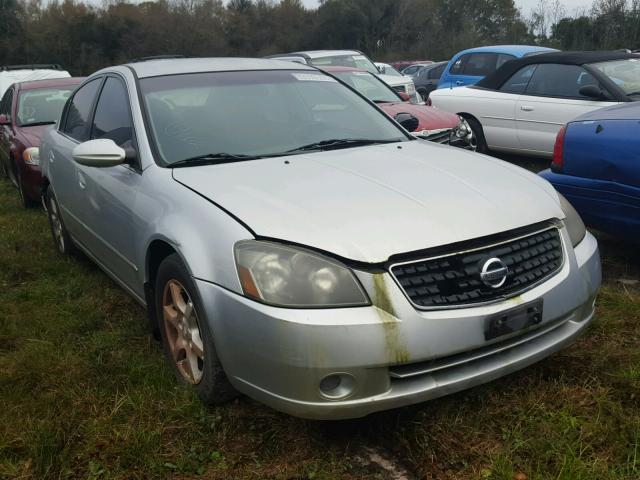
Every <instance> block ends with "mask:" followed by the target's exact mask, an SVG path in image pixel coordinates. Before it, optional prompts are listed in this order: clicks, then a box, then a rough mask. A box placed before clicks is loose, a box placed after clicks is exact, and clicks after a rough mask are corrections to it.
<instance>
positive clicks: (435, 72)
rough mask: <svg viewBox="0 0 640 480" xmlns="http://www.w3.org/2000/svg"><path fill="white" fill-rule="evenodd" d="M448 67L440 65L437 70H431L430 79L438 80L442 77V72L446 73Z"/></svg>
mask: <svg viewBox="0 0 640 480" xmlns="http://www.w3.org/2000/svg"><path fill="white" fill-rule="evenodd" d="M446 66H447V65H446V64H445V65H440V66H439V67H436V68H432V69H431V70H429V76H428V78H430V79H432V80H438V79H439V78H440V77H441V76H442V72H444V69H445V67H446Z"/></svg>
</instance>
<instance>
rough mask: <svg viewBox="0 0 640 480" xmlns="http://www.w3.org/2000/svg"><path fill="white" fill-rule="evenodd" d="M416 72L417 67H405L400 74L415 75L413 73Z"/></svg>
mask: <svg viewBox="0 0 640 480" xmlns="http://www.w3.org/2000/svg"><path fill="white" fill-rule="evenodd" d="M416 70H418V67H416V66H415V65H414V66H412V67H407V68H405V69H404V70H403V71H402V73H403V74H404V75H411V74H412V73H415V71H416Z"/></svg>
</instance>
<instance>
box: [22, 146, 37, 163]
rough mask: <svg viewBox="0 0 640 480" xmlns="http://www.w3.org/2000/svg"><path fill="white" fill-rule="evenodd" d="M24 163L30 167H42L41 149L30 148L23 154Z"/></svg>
mask: <svg viewBox="0 0 640 480" xmlns="http://www.w3.org/2000/svg"><path fill="white" fill-rule="evenodd" d="M22 159H23V160H24V163H26V164H28V165H40V149H39V148H38V147H29V148H27V149H25V151H24V153H23V154H22Z"/></svg>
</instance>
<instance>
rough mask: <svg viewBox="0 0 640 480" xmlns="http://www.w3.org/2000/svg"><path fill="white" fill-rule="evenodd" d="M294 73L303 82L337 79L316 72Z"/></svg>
mask: <svg viewBox="0 0 640 480" xmlns="http://www.w3.org/2000/svg"><path fill="white" fill-rule="evenodd" d="M292 75H293V76H294V77H295V78H297V79H298V80H301V81H303V82H336V80H334V79H333V78H331V77H329V76H327V75H317V74H315V73H292ZM336 83H337V82H336Z"/></svg>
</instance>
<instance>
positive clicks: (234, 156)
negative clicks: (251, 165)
mask: <svg viewBox="0 0 640 480" xmlns="http://www.w3.org/2000/svg"><path fill="white" fill-rule="evenodd" d="M258 158H262V157H260V156H256V155H244V154H242V153H224V152H220V153H207V154H204V155H198V156H196V157H190V158H185V159H184V160H178V161H177V162H173V163H170V164H169V165H168V166H169V167H171V168H181V167H195V166H198V165H214V164H217V163H229V162H234V161H242V160H256V159H258Z"/></svg>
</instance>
